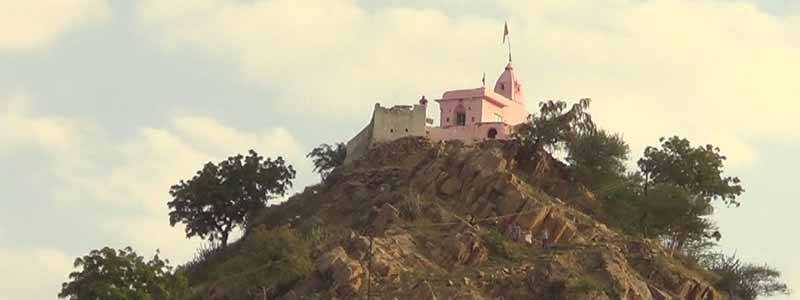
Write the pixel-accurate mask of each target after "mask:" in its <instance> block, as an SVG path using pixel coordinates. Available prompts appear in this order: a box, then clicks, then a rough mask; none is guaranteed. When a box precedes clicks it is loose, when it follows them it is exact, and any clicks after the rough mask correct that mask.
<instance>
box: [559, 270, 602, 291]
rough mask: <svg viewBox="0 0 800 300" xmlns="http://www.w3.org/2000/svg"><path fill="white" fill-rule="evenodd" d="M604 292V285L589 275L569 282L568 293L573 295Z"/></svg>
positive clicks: (577, 277) (573, 278)
mask: <svg viewBox="0 0 800 300" xmlns="http://www.w3.org/2000/svg"><path fill="white" fill-rule="evenodd" d="M602 290H604V288H603V284H602V283H600V281H598V280H597V279H595V278H594V277H592V276H591V275H588V274H582V275H580V276H576V277H572V278H570V279H569V280H567V291H568V292H569V293H571V294H573V295H579V294H582V293H587V292H591V291H602Z"/></svg>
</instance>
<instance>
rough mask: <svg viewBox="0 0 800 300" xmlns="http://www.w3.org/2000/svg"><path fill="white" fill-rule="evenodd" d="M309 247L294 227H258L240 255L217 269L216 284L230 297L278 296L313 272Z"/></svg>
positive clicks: (246, 239)
mask: <svg viewBox="0 0 800 300" xmlns="http://www.w3.org/2000/svg"><path fill="white" fill-rule="evenodd" d="M310 248H311V247H310V245H309V242H308V241H306V240H304V239H302V238H301V237H300V236H299V234H298V233H297V232H296V231H294V230H291V229H288V228H279V229H274V230H270V229H267V228H266V227H264V226H259V227H257V228H255V229H254V230H253V231H252V232H251V234H249V235H248V236H246V237H245V238H244V241H243V242H242V248H241V251H240V253H239V255H237V256H235V257H233V258H231V259H229V260H227V261H226V262H225V263H223V264H222V265H221V266H219V268H218V269H217V270H216V271H215V272H214V278H216V279H218V280H219V282H218V283H217V284H216V285H217V286H219V287H220V289H221V290H222V291H223V293H224V294H225V295H226V296H227V297H228V298H231V299H247V298H251V297H253V296H256V295H258V296H260V297H262V296H263V297H270V298H271V297H276V296H279V295H281V294H283V293H285V292H286V291H287V289H288V288H289V287H291V285H293V284H294V283H295V282H296V281H297V280H300V279H302V278H304V277H305V276H307V275H308V274H310V273H311V270H312V262H311V253H310ZM263 294H266V295H263Z"/></svg>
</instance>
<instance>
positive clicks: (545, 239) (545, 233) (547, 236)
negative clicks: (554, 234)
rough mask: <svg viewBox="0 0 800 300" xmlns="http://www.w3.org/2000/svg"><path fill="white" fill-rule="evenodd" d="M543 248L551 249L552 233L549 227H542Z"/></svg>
mask: <svg viewBox="0 0 800 300" xmlns="http://www.w3.org/2000/svg"><path fill="white" fill-rule="evenodd" d="M542 249H545V250H547V249H550V233H549V232H548V231H547V228H543V229H542Z"/></svg>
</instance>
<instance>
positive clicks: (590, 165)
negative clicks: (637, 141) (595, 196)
mask: <svg viewBox="0 0 800 300" xmlns="http://www.w3.org/2000/svg"><path fill="white" fill-rule="evenodd" d="M629 153H630V148H628V144H627V143H625V141H624V140H622V137H621V136H620V135H618V134H610V133H608V132H606V131H605V130H593V131H589V132H587V133H584V134H580V135H578V136H577V137H576V138H575V139H574V140H573V141H572V142H571V143H568V144H567V157H566V160H567V163H569V165H570V168H571V170H572V174H573V178H574V180H575V181H577V182H580V183H582V184H584V185H585V186H586V187H588V188H589V189H591V190H596V189H600V188H602V187H604V186H606V185H609V184H613V183H615V182H617V181H619V179H620V177H622V176H624V175H625V161H626V160H627V159H628V154H629Z"/></svg>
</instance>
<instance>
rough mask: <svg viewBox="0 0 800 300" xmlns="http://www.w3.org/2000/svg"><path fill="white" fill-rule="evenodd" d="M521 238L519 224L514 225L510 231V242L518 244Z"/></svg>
mask: <svg viewBox="0 0 800 300" xmlns="http://www.w3.org/2000/svg"><path fill="white" fill-rule="evenodd" d="M521 238H522V226H519V223H516V222H515V223H514V226H513V227H512V230H511V240H513V241H514V242H519V241H520V239H521Z"/></svg>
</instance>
